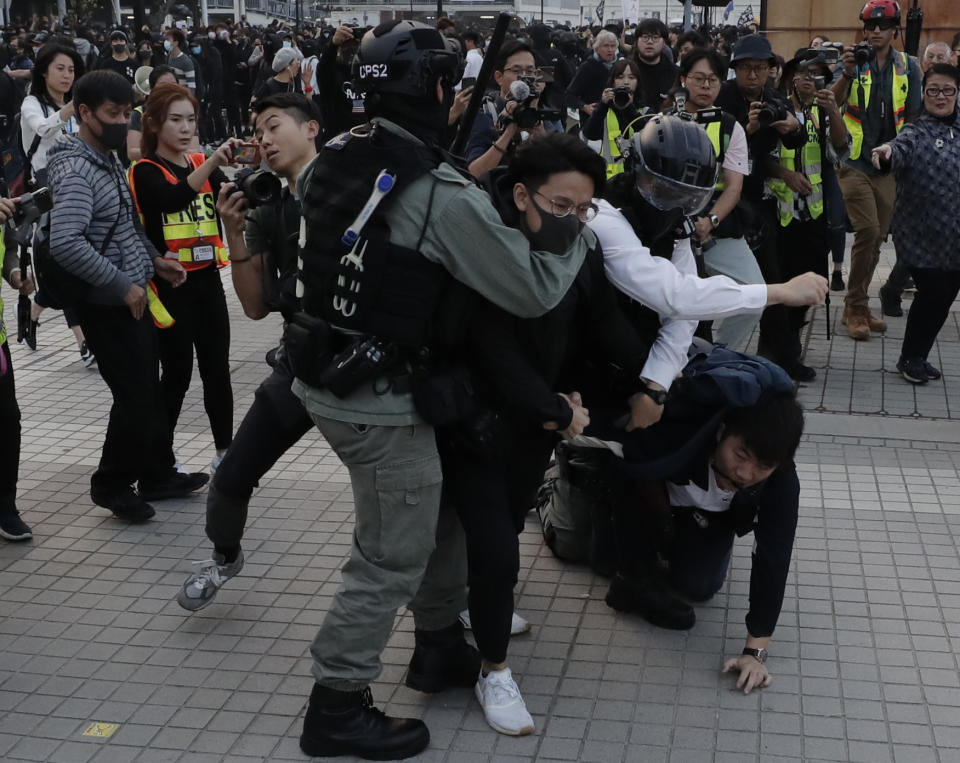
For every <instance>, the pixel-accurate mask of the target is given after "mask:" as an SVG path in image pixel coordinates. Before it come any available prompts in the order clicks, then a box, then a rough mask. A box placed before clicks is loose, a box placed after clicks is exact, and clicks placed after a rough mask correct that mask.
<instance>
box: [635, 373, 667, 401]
mask: <svg viewBox="0 0 960 763" xmlns="http://www.w3.org/2000/svg"><path fill="white" fill-rule="evenodd" d="M639 391H640V392H642V393H643V394H644V395H646V396H647V397H649V398H650V399H651V400H653V402H655V403H656V404H657V405H663V404H664V403H665V402H667V391H666V390H665V389H654V388H653V387H651V386H650V382H649V381H647V380H646V379H644V378H641V379H640V390H639Z"/></svg>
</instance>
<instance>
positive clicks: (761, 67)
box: [735, 64, 770, 74]
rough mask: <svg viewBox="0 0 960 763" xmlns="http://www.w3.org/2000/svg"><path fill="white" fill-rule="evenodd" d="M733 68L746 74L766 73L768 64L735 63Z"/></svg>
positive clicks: (768, 69)
mask: <svg viewBox="0 0 960 763" xmlns="http://www.w3.org/2000/svg"><path fill="white" fill-rule="evenodd" d="M735 68H736V69H737V71H744V72H746V73H747V74H766V73H767V72H768V71H770V64H737V65H736V67H735Z"/></svg>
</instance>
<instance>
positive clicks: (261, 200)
mask: <svg viewBox="0 0 960 763" xmlns="http://www.w3.org/2000/svg"><path fill="white" fill-rule="evenodd" d="M233 182H234V186H235V187H234V189H233V190H232V191H231V192H230V193H231V194H233V193H235V192H237V191H239V192H240V193H242V194H243V195H244V198H246V200H247V206H248V207H250V209H254V208H256V207H259V206H260V205H261V204H276V203H277V202H279V201H280V192H281V191H282V190H283V186H282V184H281V183H280V178H278V177H277V176H276V175H274V174H273V173H272V172H268V171H267V170H255V169H253V168H247V169H245V170H240V172H238V173H237V174H236V176H235V177H234V178H233Z"/></svg>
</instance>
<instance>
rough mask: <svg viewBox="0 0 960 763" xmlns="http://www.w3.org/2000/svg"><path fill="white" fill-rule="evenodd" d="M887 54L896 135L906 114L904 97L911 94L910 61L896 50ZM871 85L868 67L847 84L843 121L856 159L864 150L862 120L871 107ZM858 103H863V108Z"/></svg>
mask: <svg viewBox="0 0 960 763" xmlns="http://www.w3.org/2000/svg"><path fill="white" fill-rule="evenodd" d="M890 53H891V55H892V56H893V123H894V126H895V127H896V130H897V133H898V134H899V132H900V131H901V130H902V129H903V124H904V120H905V118H906V113H907V112H906V109H907V95H908V93H909V91H910V77H909V76H908V72H909V70H910V59H909V58H908V56H907V54H906V53H901V52H900V51H898V50H891V51H890ZM872 86H873V76H872V75H871V73H870V67H869V66H866V67H864V68H863V70H862V71H861V73H860V76H859V77H858V78H857V79H855V80H854V81H853V82H851V83H850V94H849V95H848V96H847V104H846V109H845V111H844V114H843V121H844V123H845V124H846V125H847V130H849V132H850V136H851V137H852V138H853V145H852V146H851V148H850V158H851V159H859V158H860V153H861V151H862V149H863V118H864V115H865V113H866V110H867V108H868V107H869V106H870V97H871V92H870V91H871V89H872ZM861 103H862V104H863V107H862V108H861V106H860V104H861Z"/></svg>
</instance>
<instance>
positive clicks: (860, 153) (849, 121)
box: [833, 0, 921, 341]
mask: <svg viewBox="0 0 960 763" xmlns="http://www.w3.org/2000/svg"><path fill="white" fill-rule="evenodd" d="M860 19H861V21H863V30H864V35H865V39H864V41H865V42H867V43H869V44H870V45H871V46H872V47H873V55H872V56H870V59H869V61H868V62H867V63H866V64H863V65H858V64H857V59H856V55H855V54H854V52H853V50H848V51H847V52H846V53H844V54H843V59H842V61H843V76H842V77H838V78H837V82H836V84H834V86H833V92H834V95H835V96H836V97H837V102H838V103H846V108H845V111H844V122H845V123H846V125H847V130H848V131H849V132H850V136H851V138H852V143H851V147H850V158H849V159H847V161H846V162H845V164H844V166H843V167H842V168H841V169H840V171H839V179H840V187H841V188H842V189H843V197H844V200H845V201H846V204H847V215H848V216H849V218H850V222H851V224H852V225H853V232H854V240H853V248H852V249H851V250H850V278H849V280H848V282H847V296H846V299H845V304H844V309H843V322H844V323H845V324H846V326H847V331H848V332H849V334H850V336H851V337H852V338H853V339H856V340H860V341H862V340H866V339H869V338H870V334H871V332H882V331H886V329H887V324H886V323H884V322H883V321H882V320H880V319H879V318H877V317H875V316H874V315H873V314H872V313H871V312H870V308H869V298H868V295H867V289H868V288H869V286H870V281H871V280H872V278H873V273H874V271H875V270H876V267H877V262H878V261H879V259H880V245H881V244H882V243H883V240H884V239H885V238H886V236H887V231H888V230H889V228H890V219H891V217H892V215H893V203H894V196H895V191H896V187H895V185H896V184H895V182H894V180H893V178H892V177H890V176H886V175H882V174H880V173H879V172H878V171H877V170H876V169H875V168H874V166H873V164H872V162H871V159H870V157H871V152H872V151H873V149H874V148H875V147H876V146H879V145H880V144H882V143H886V142H888V141H890V140H892V139H893V138H894V137H895V136H896V135H897V134H899V132H900V131H901V130H902V129H903V126H904V124H906V121H907V120H908V119H910V118H911V117H912V116H914V115H915V114H916V113H917V112H918V111H919V109H920V87H921V85H920V76H921V75H920V66H919V64H918V63H917V61H916V59H914V58H912V57H910V56H908V55H907V54H906V53H902V52H900V51H898V50H895V49H894V48H893V41H894V40H895V39H896V38H897V37H898V36H899V27H900V5H899V4H898V3H896V2H894V0H870V2H868V3H867V4H866V5H864V7H863V10H862V11H861V12H860Z"/></svg>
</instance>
